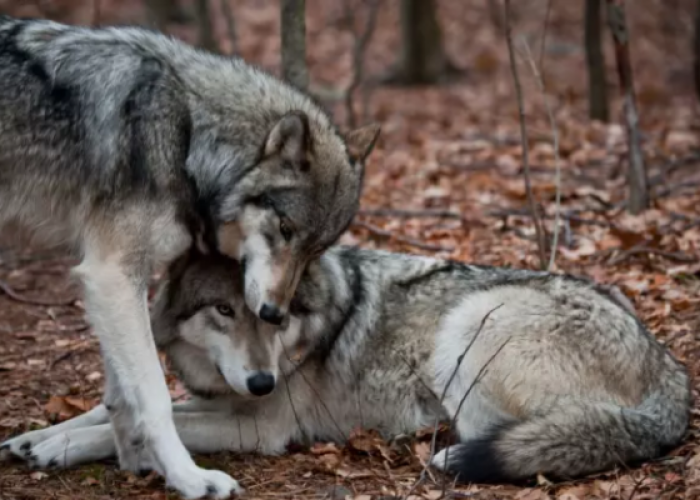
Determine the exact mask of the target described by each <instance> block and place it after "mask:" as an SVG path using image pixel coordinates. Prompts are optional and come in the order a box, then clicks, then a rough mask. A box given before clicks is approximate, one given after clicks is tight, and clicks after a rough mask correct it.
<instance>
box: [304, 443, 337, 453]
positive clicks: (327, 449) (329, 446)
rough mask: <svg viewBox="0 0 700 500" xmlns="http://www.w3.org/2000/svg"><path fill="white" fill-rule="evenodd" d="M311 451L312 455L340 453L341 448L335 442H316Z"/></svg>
mask: <svg viewBox="0 0 700 500" xmlns="http://www.w3.org/2000/svg"><path fill="white" fill-rule="evenodd" d="M309 451H310V452H311V454H312V455H326V454H328V453H333V454H335V455H340V449H339V448H338V446H337V445H336V444H335V443H314V445H313V446H312V447H311V449H310V450H309Z"/></svg>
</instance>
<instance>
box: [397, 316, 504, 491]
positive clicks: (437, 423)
mask: <svg viewBox="0 0 700 500" xmlns="http://www.w3.org/2000/svg"><path fill="white" fill-rule="evenodd" d="M501 307H503V304H499V305H497V306H496V307H494V308H493V309H491V310H490V311H489V312H487V313H486V314H485V315H484V317H483V318H481V323H479V328H478V329H477V330H476V333H474V336H473V337H472V338H471V340H470V341H469V342H468V343H467V345H466V347H465V348H464V350H463V351H462V353H461V354H460V355H459V356H457V364H456V365H455V367H454V370H452V373H451V374H450V378H449V379H448V380H447V383H446V384H445V388H444V389H443V390H442V394H441V395H440V399H439V403H440V406H442V404H443V402H444V401H445V397H446V396H447V391H448V389H449V388H450V386H451V385H452V382H453V381H454V379H455V377H456V376H457V372H458V371H459V368H460V366H462V362H463V361H464V358H465V357H466V355H467V353H468V352H469V351H470V350H471V348H472V346H473V345H474V343H475V342H476V340H477V339H478V338H479V336H480V335H481V332H482V331H483V330H484V326H485V325H486V321H488V319H489V318H490V317H491V315H492V314H493V313H494V312H496V311H497V310H498V309H500V308H501ZM499 351H500V350H499ZM490 362H491V361H490V360H489V361H487V362H486V365H484V367H485V366H487V365H488V364H489V363H490ZM484 367H482V369H483V368H484ZM479 373H481V372H479ZM478 378H479V376H478V375H477V378H476V379H474V383H473V384H472V386H473V385H474V384H475V383H476V382H477V381H478ZM468 391H469V392H471V386H470V387H469V389H468ZM432 392H433V391H432V390H431V393H432ZM439 430H440V416H439V415H438V416H436V417H435V424H434V427H433V435H432V437H431V438H430V456H429V457H428V460H427V461H426V463H425V465H424V466H423V470H422V471H421V473H420V476H419V478H418V480H417V481H416V482H415V483H413V486H411V489H410V490H409V492H408V493H407V494H406V495H405V497H404V498H408V497H410V496H411V495H412V494H413V492H414V491H415V490H416V488H418V486H420V484H421V483H422V482H423V481H424V480H425V477H426V475H427V473H428V466H429V465H430V463H431V462H432V461H433V458H434V457H435V451H436V450H435V448H436V446H437V435H438V432H439Z"/></svg>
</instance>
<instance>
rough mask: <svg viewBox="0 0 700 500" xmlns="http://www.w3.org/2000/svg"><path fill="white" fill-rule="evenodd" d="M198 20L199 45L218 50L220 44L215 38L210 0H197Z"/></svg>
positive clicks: (212, 50) (206, 48) (210, 49)
mask: <svg viewBox="0 0 700 500" xmlns="http://www.w3.org/2000/svg"><path fill="white" fill-rule="evenodd" d="M195 8H196V9H197V21H198V24H199V46H200V47H202V48H203V49H205V50H209V51H211V52H218V51H219V46H218V44H217V43H216V39H215V38H214V26H213V25H212V22H211V11H210V10H209V0H197V1H196V2H195Z"/></svg>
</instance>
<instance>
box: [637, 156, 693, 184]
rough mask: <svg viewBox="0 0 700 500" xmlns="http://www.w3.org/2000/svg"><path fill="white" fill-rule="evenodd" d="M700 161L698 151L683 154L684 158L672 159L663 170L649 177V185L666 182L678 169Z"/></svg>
mask: <svg viewBox="0 0 700 500" xmlns="http://www.w3.org/2000/svg"><path fill="white" fill-rule="evenodd" d="M699 161H700V154H698V153H691V154H689V155H687V156H683V157H682V158H676V159H673V160H670V161H669V162H668V163H667V164H666V165H664V166H663V167H662V168H661V172H659V173H658V174H656V175H654V176H652V177H650V178H649V186H650V187H652V186H657V185H659V184H664V183H665V182H667V181H668V177H669V176H670V175H671V174H672V173H674V172H675V171H676V170H679V169H681V168H683V167H685V166H687V165H693V164H695V163H697V162H699Z"/></svg>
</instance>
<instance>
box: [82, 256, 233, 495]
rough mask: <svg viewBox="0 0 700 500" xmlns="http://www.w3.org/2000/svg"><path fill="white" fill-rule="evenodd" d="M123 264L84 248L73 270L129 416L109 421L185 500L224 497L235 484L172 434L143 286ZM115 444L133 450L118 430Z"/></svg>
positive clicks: (106, 361)
mask: <svg viewBox="0 0 700 500" xmlns="http://www.w3.org/2000/svg"><path fill="white" fill-rule="evenodd" d="M121 260H122V259H121V257H120V256H112V257H109V258H107V259H105V257H104V256H103V255H101V254H100V252H99V249H98V251H97V252H95V253H94V254H93V253H91V252H90V249H89V248H88V251H87V252H86V257H85V259H84V260H83V262H82V263H81V265H80V266H78V268H76V273H77V274H79V275H80V276H81V278H82V281H83V283H84V285H85V304H86V310H87V313H88V316H89V318H90V321H91V322H92V324H93V326H94V329H95V332H96V334H97V335H98V337H99V339H100V345H101V347H102V352H103V355H104V358H105V364H106V365H108V366H109V371H110V372H111V373H113V374H114V376H115V377H114V379H115V380H116V384H117V386H118V391H117V390H115V391H113V393H114V395H117V392H119V394H118V396H120V397H121V398H123V400H122V401H119V403H120V404H122V405H123V408H115V412H116V413H115V414H116V415H119V414H120V413H121V412H122V411H123V412H125V413H126V414H127V420H128V422H127V426H123V424H122V422H119V421H115V419H114V417H113V416H110V417H111V418H112V422H113V423H116V424H117V427H121V428H122V429H125V430H126V429H128V427H131V431H132V436H134V437H135V438H136V440H137V441H140V442H141V443H143V446H144V447H145V449H144V452H145V453H146V454H148V455H149V456H150V457H151V458H152V459H153V464H154V466H155V468H156V470H158V471H159V472H160V473H161V474H163V475H164V476H165V478H166V481H167V482H168V484H169V485H170V486H172V487H173V488H174V489H176V490H177V491H178V492H179V493H180V494H181V495H182V496H184V497H185V498H201V497H203V496H206V495H210V496H213V497H215V498H228V497H229V496H230V495H231V493H232V492H236V491H239V490H240V487H239V485H238V483H237V482H236V481H235V480H234V479H232V478H231V477H230V476H228V475H227V474H224V473H222V472H218V471H209V470H204V469H200V468H199V467H197V465H196V464H195V463H194V461H193V460H192V457H191V456H190V455H189V453H187V450H186V449H185V447H184V445H183V444H182V442H181V441H180V439H179V437H178V435H177V432H176V431H175V425H174V423H173V418H172V406H171V402H170V397H169V393H168V389H167V386H166V384H165V377H164V374H163V371H162V369H161V367H160V363H159V361H158V356H157V353H156V348H155V343H154V341H153V335H152V333H151V329H150V318H149V315H148V305H147V301H146V287H145V286H141V287H140V286H139V284H138V280H137V279H136V278H135V277H134V276H129V275H128V274H127V273H126V270H125V269H124V268H123V267H122V265H121ZM144 279H145V278H144ZM107 403H109V401H107ZM116 440H117V441H118V442H119V444H118V449H122V450H126V449H127V448H128V447H132V446H133V444H132V442H131V438H130V436H129V435H128V432H123V431H117V433H116ZM128 465H129V466H130V467H133V466H134V464H128Z"/></svg>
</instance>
